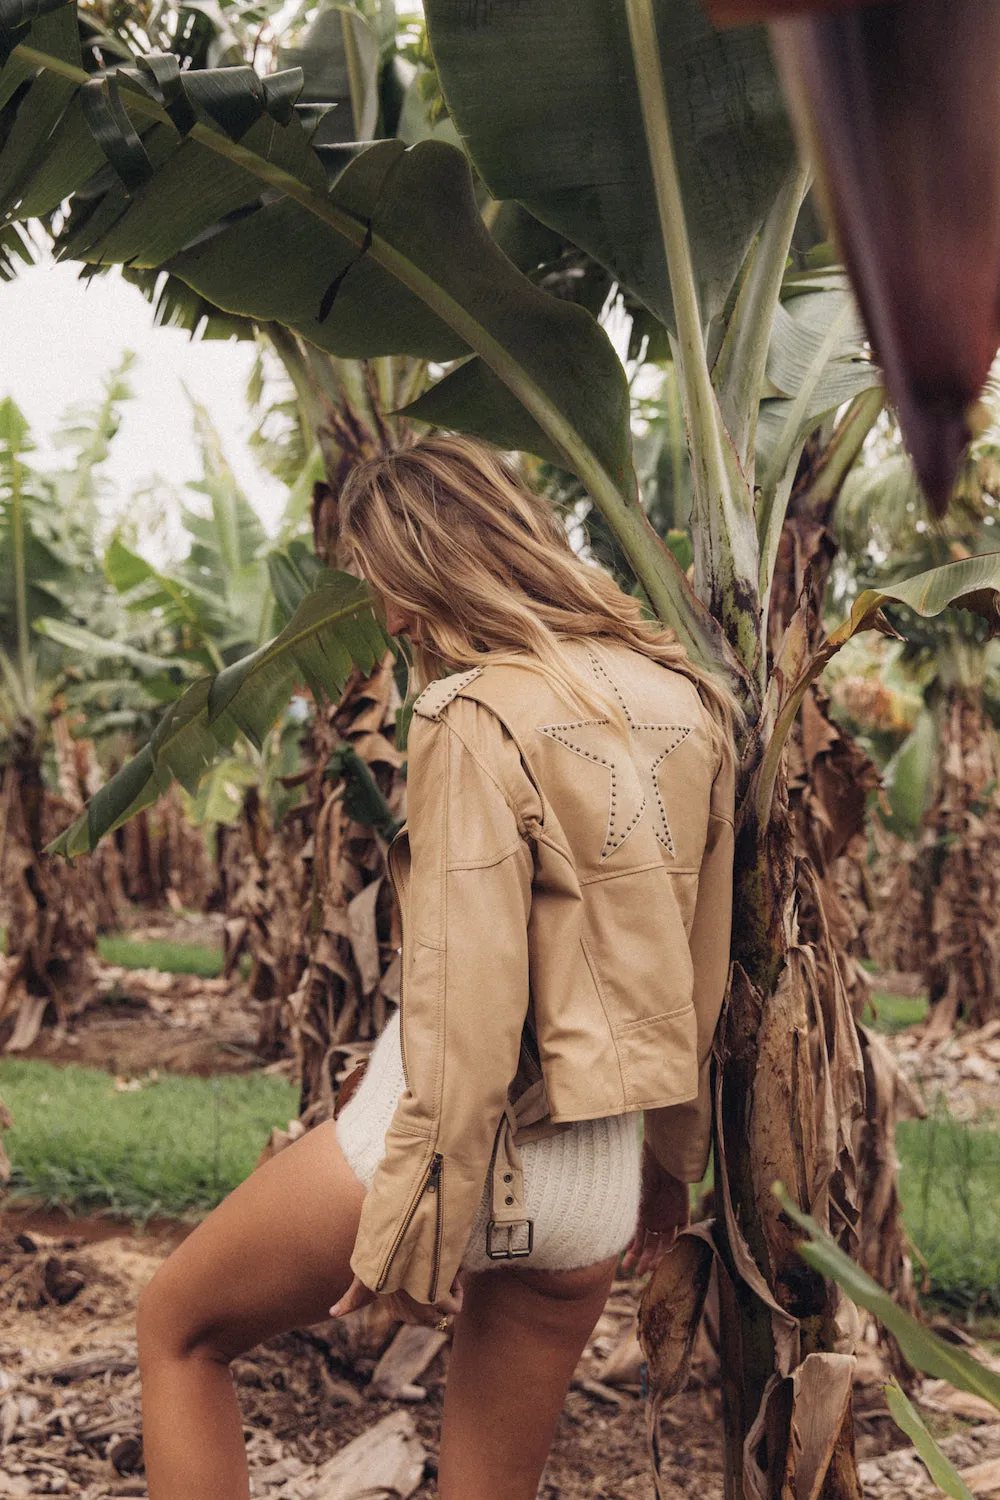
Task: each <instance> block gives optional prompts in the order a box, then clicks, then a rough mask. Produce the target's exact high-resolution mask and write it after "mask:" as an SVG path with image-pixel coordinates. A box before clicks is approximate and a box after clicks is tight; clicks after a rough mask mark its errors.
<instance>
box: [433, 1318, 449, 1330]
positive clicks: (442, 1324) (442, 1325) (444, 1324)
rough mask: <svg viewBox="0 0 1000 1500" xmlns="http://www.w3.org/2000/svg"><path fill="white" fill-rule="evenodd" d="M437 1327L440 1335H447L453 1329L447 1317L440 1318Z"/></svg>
mask: <svg viewBox="0 0 1000 1500" xmlns="http://www.w3.org/2000/svg"><path fill="white" fill-rule="evenodd" d="M435 1327H436V1328H437V1331H438V1333H447V1332H448V1329H449V1328H450V1327H451V1324H450V1323H449V1322H448V1319H447V1318H446V1317H445V1318H438V1320H437V1323H436V1324H435Z"/></svg>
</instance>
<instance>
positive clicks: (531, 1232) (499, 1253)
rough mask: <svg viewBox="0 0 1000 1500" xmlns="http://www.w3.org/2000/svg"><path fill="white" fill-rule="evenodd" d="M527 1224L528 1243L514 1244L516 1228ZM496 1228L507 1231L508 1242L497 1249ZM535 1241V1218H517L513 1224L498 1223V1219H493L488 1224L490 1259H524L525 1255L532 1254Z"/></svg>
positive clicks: (487, 1243)
mask: <svg viewBox="0 0 1000 1500" xmlns="http://www.w3.org/2000/svg"><path fill="white" fill-rule="evenodd" d="M522 1225H527V1229H528V1243H527V1244H526V1245H515V1244H514V1230H515V1229H520V1228H521V1226H522ZM494 1230H501V1231H502V1230H506V1231H507V1243H506V1244H505V1245H502V1248H501V1249H499V1250H498V1249H497V1248H496V1247H495V1246H494V1243H493V1232H494ZM534 1243H535V1221H534V1219H515V1220H514V1221H513V1223H511V1224H498V1223H497V1221H496V1219H491V1220H490V1221H489V1223H488V1224H487V1226H486V1254H487V1257H488V1258H489V1259H490V1260H522V1259H523V1258H524V1256H526V1255H530V1254H531V1251H532V1248H533V1246H534Z"/></svg>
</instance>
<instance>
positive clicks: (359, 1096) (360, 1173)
mask: <svg viewBox="0 0 1000 1500" xmlns="http://www.w3.org/2000/svg"><path fill="white" fill-rule="evenodd" d="M405 1087H406V1083H405V1079H404V1077H403V1054H402V1049H401V1047H400V1042H399V1012H398V1011H396V1012H394V1014H393V1015H392V1017H391V1019H390V1020H389V1021H388V1022H387V1024H386V1027H385V1030H384V1031H383V1032H382V1035H381V1036H380V1037H379V1039H378V1041H377V1042H376V1043H375V1047H374V1049H373V1051H372V1054H371V1057H370V1059H369V1062H368V1068H367V1071H366V1072H365V1075H364V1077H363V1078H362V1080H361V1082H360V1084H359V1085H358V1088H357V1091H356V1092H355V1094H354V1096H353V1098H351V1099H349V1100H348V1102H347V1104H345V1106H344V1109H343V1111H342V1112H341V1114H340V1116H339V1118H338V1120H337V1140H338V1141H339V1143H340V1148H341V1150H342V1151H343V1153H344V1155H345V1157H346V1158H347V1163H348V1166H349V1167H350V1168H351V1171H352V1172H353V1173H354V1175H355V1177H357V1178H358V1180H359V1182H361V1183H362V1184H363V1185H364V1186H365V1187H366V1188H370V1187H371V1185H372V1181H373V1179H374V1177H375V1170H376V1168H377V1167H378V1164H379V1162H380V1161H381V1160H382V1158H383V1156H384V1155H385V1133H386V1131H387V1129H388V1128H389V1123H390V1121H391V1119H392V1117H393V1114H394V1113H395V1110H396V1105H397V1103H398V1102H399V1099H400V1096H401V1095H402V1093H403V1091H404V1089H405ZM640 1145H641V1140H640V1133H639V1116H638V1115H637V1114H628V1115H610V1116H609V1117H608V1118H607V1119H604V1120H578V1121H575V1122H574V1123H573V1124H572V1125H570V1126H569V1128H568V1129H566V1130H561V1131H559V1132H558V1134H556V1135H551V1136H547V1137H545V1138H544V1139H542V1140H538V1141H529V1142H528V1143H527V1144H526V1145H524V1146H521V1147H520V1152H521V1160H522V1162H523V1164H524V1199H525V1208H526V1211H527V1215H528V1217H529V1218H530V1219H533V1220H534V1224H535V1237H534V1248H533V1250H532V1252H531V1255H530V1256H529V1257H527V1258H526V1259H524V1260H521V1261H518V1264H519V1265H526V1266H535V1267H537V1268H538V1269H540V1270H548V1271H569V1270H573V1269H574V1268H576V1267H577V1266H592V1265H594V1264H595V1263H596V1262H597V1261H601V1260H607V1259H609V1258H610V1257H611V1256H612V1255H619V1254H620V1253H621V1252H622V1251H623V1250H624V1249H625V1246H626V1245H627V1244H628V1243H629V1240H630V1239H631V1238H632V1235H633V1234H634V1232H635V1223H636V1216H637V1214H638V1211H639V1153H640ZM489 1217H490V1194H489V1183H488V1182H487V1183H486V1184H485V1185H484V1187H483V1197H482V1201H481V1202H480V1205H479V1212H478V1213H477V1215H476V1219H475V1222H474V1224H473V1226H472V1233H471V1234H470V1236H469V1244H468V1247H467V1249H466V1252H465V1255H464V1257H463V1259H462V1265H463V1266H464V1267H465V1269H466V1270H469V1271H489V1270H494V1269H496V1268H498V1267H503V1266H505V1265H507V1264H509V1262H507V1261H497V1260H489V1259H488V1258H487V1255H486V1225H487V1222H488V1220H489Z"/></svg>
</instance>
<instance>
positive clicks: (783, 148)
mask: <svg viewBox="0 0 1000 1500" xmlns="http://www.w3.org/2000/svg"><path fill="white" fill-rule="evenodd" d="M424 10H425V13H426V16H427V25H428V30H429V33H430V38H431V44H432V46H433V49H434V57H435V61H436V62H437V66H438V71H439V74H440V77H441V82H442V86H443V88H444V93H445V97H446V99H447V102H448V107H449V109H450V111H451V113H452V115H453V117H454V119H455V123H456V124H457V126H458V129H459V131H460V133H461V135H462V137H463V139H464V140H465V143H466V145H467V147H468V149H469V152H470V154H471V156H472V159H473V161H474V162H475V164H476V167H477V169H478V170H479V172H480V174H481V175H482V178H483V180H484V182H485V183H486V185H487V187H488V188H489V190H490V192H491V193H492V194H493V196H494V197H496V198H516V199H518V200H519V201H520V202H521V203H523V204H524V205H525V207H526V208H528V209H529V210H530V211H531V213H533V214H534V215H535V217H536V218H538V219H540V220H541V221H542V222H543V223H544V224H549V225H550V226H552V227H553V228H554V229H557V230H559V232H560V233H562V234H564V235H566V237H567V238H568V239H570V240H572V241H573V243H574V244H577V245H580V246H582V248H583V249H585V250H587V251H588V252H589V254H591V255H592V256H593V257H594V258H595V259H596V260H598V261H600V262H601V263H602V264H603V265H605V266H607V267H608V269H609V270H610V271H611V272H612V273H613V274H614V276H615V277H616V278H617V279H618V280H619V281H620V282H621V283H622V284H623V285H624V286H625V287H627V288H628V289H629V290H630V291H632V292H633V293H635V295H636V296H638V297H639V298H640V299H641V300H642V301H643V302H644V303H645V304H646V306H647V307H648V308H649V309H650V310H651V311H652V312H653V313H654V314H655V315H656V317H657V318H659V319H660V320H661V321H662V322H664V323H666V324H667V326H668V327H673V326H674V313H673V301H672V297H671V292H670V281H669V277H668V275H667V263H666V256H665V253H664V245H663V235H662V232H661V227H660V222H659V219H658V216H657V207H656V196H655V192H654V186H653V174H652V168H651V166H650V161H649V153H648V150H647V147H646V140H645V134H644V130H643V122H642V113H641V106H640V99H639V88H638V83H637V80H636V70H635V63H634V60H633V52H632V44H631V41H630V37H629V27H628V21H627V18H626V7H625V6H624V4H622V3H621V0H489V3H485V0H425V5H424ZM654 10H655V24H656V33H657V40H658V45H659V52H660V65H661V69H662V72H663V78H664V83H665V87H666V93H667V98H668V101H669V102H670V111H671V126H672V132H673V137H674V149H675V153H676V156H677V166H678V173H679V177H680V184H681V190H682V196H683V200H684V214H685V218H686V220H687V230H688V235H689V237H690V241H691V251H692V258H693V261H694V271H695V278H696V281H697V286H698V294H699V299H700V302H701V312H702V318H703V321H704V322H706V323H708V322H710V321H711V320H712V318H714V317H715V316H716V315H717V314H718V313H720V312H721V311H722V308H723V306H724V304H725V302H726V298H727V297H728V295H729V292H730V290H731V289H732V286H733V282H734V280H735V278H736V275H737V272H738V271H739V268H740V266H741V265H742V263H743V261H744V258H745V256H746V254H747V251H748V250H749V248H750V245H751V243H752V241H753V238H754V236H755V235H756V233H757V231H758V230H759V229H760V226H761V223H762V221H763V219H764V216H765V214H766V212H767V210H768V209H769V208H770V206H771V204H772V203H773V201H774V198H775V195H776V193H777V191H778V189H779V185H780V184H781V182H782V181H783V180H784V178H785V176H786V174H787V173H788V171H789V170H790V168H791V166H792V163H793V161H794V145H793V142H792V139H791V134H790V130H789V127H788V122H787V117H786V113H785V108H784V104H783V103H782V98H781V90H780V86H779V84H778V80H777V77H776V75H775V72H774V68H773V65H772V63H771V58H770V55H769V52H768V47H767V39H766V36H765V34H764V33H763V32H762V31H735V32H724V33H723V32H714V31H713V29H712V27H711V26H710V24H709V22H708V20H707V19H706V16H705V14H704V12H703V11H702V9H701V6H700V4H699V3H698V0H655V5H654Z"/></svg>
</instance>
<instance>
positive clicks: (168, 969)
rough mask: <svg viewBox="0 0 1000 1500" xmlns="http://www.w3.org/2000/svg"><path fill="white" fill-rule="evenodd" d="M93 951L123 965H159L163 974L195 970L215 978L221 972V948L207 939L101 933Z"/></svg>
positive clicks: (135, 967)
mask: <svg viewBox="0 0 1000 1500" xmlns="http://www.w3.org/2000/svg"><path fill="white" fill-rule="evenodd" d="M97 951H98V953H99V954H100V955H101V957H102V958H103V959H104V961H105V962H106V963H109V964H118V965H119V967H120V968H123V969H162V970H163V971H164V972H165V973H167V974H197V975H198V976H199V977H200V978H202V979H217V978H218V977H219V975H220V974H221V973H222V949H221V947H218V946H216V945H211V944H207V943H172V942H167V941H166V940H165V939H162V938H143V939H136V938H129V937H118V936H110V937H109V936H107V935H106V934H105V935H102V936H101V937H99V938H98V939H97Z"/></svg>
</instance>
